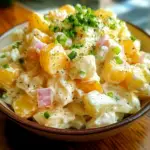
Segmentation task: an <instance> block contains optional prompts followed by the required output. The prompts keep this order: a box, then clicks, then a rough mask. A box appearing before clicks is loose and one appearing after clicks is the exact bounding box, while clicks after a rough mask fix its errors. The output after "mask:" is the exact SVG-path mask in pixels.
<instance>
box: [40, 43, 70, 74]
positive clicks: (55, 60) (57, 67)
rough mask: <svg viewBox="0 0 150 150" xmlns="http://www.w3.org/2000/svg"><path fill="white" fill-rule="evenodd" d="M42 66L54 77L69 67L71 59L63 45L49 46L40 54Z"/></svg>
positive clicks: (52, 44)
mask: <svg viewBox="0 0 150 150" xmlns="http://www.w3.org/2000/svg"><path fill="white" fill-rule="evenodd" d="M40 64H41V66H42V68H43V69H44V71H46V72H47V73H49V74H51V75H53V74H56V73H57V72H59V71H61V70H63V69H67V68H68V67H69V59H68V56H67V55H66V53H65V51H64V49H63V47H62V46H61V45H55V44H54V43H51V44H49V45H48V46H46V47H45V48H44V49H43V50H41V53H40Z"/></svg>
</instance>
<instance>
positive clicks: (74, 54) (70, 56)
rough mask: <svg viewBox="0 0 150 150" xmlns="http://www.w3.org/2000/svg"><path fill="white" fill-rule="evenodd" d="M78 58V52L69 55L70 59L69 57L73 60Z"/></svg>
mask: <svg viewBox="0 0 150 150" xmlns="http://www.w3.org/2000/svg"><path fill="white" fill-rule="evenodd" d="M76 56H77V52H75V51H72V52H71V53H70V54H69V55H68V57H69V58H70V59H71V60H72V59H74V58H75V57H76Z"/></svg>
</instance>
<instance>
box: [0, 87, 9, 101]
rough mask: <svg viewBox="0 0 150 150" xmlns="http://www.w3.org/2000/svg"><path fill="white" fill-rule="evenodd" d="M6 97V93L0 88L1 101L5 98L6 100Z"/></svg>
mask: <svg viewBox="0 0 150 150" xmlns="http://www.w3.org/2000/svg"><path fill="white" fill-rule="evenodd" d="M7 97H8V96H7V94H6V91H5V90H4V89H1V88H0V98H1V99H5V98H7Z"/></svg>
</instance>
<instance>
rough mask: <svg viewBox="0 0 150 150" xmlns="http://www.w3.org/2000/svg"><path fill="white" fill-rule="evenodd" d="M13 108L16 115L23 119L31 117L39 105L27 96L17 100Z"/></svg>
mask: <svg viewBox="0 0 150 150" xmlns="http://www.w3.org/2000/svg"><path fill="white" fill-rule="evenodd" d="M12 106H13V109H14V111H15V113H16V114H17V115H18V116H20V117H23V118H29V117H31V116H32V115H33V114H34V112H35V111H36V109H37V103H36V102H35V101H34V100H33V99H32V98H31V97H30V96H28V95H27V94H24V95H22V96H20V97H19V98H18V99H16V100H15V101H14V102H13V105H12Z"/></svg>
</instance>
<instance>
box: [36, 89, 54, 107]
mask: <svg viewBox="0 0 150 150" xmlns="http://www.w3.org/2000/svg"><path fill="white" fill-rule="evenodd" d="M51 92H52V91H51V89H50V88H41V89H38V90H37V99H38V107H39V108H41V107H47V106H50V105H51Z"/></svg>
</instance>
